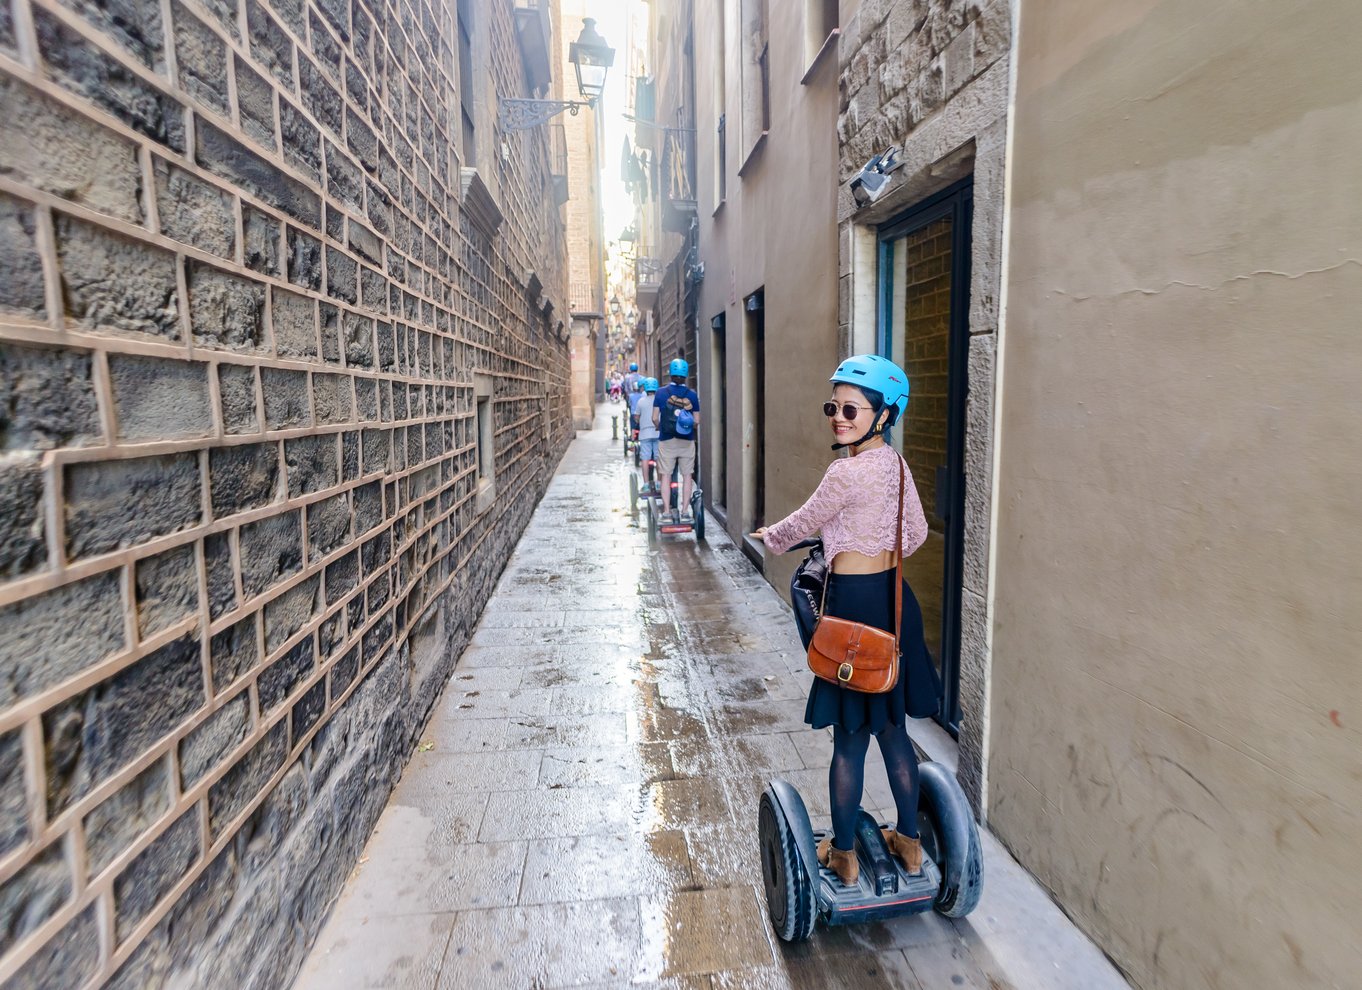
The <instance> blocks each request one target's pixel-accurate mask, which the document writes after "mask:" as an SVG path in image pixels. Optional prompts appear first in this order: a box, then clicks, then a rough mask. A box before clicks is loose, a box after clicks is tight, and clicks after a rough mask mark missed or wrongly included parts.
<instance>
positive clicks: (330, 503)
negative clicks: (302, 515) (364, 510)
mask: <svg viewBox="0 0 1362 990" xmlns="http://www.w3.org/2000/svg"><path fill="white" fill-rule="evenodd" d="M349 538H350V499H349V497H348V496H347V495H346V494H345V493H344V492H342V493H341V494H339V495H334V496H332V497H331V498H328V499H323V500H322V501H320V502H313V503H312V504H311V505H309V506H308V507H307V543H308V554H309V557H310V559H313V560H316V559H317V558H318V557H325V556H326V555H327V554H329V553H330V552H331V551H333V550H337V549H339V548H340V547H341V546H342V545H344V543H345V541H346V540H348V539H349Z"/></svg>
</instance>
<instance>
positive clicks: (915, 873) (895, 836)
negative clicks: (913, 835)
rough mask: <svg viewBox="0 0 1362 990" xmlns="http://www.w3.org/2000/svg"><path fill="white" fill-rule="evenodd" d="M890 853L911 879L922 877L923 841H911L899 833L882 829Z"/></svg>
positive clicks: (881, 832)
mask: <svg viewBox="0 0 1362 990" xmlns="http://www.w3.org/2000/svg"><path fill="white" fill-rule="evenodd" d="M880 834H881V835H883V836H884V841H885V844H886V845H888V846H889V851H890V852H891V853H893V854H894V855H895V856H897V857H898V860H899V862H900V863H902V864H903V868H904V869H905V870H907V871H908V875H909V876H910V877H920V876H922V840H921V839H910V838H908V836H906V835H904V834H903V833H902V832H899V831H890V830H889V829H887V828H882V829H880Z"/></svg>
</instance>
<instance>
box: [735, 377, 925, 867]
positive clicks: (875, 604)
mask: <svg viewBox="0 0 1362 990" xmlns="http://www.w3.org/2000/svg"><path fill="white" fill-rule="evenodd" d="M829 381H831V382H832V383H833V386H834V387H833V390H832V398H831V399H830V400H829V401H827V402H825V403H824V404H823V411H824V414H825V415H827V417H828V420H829V424H830V426H831V428H832V434H833V437H834V439H835V441H836V442H835V443H834V444H833V445H832V449H833V450H841V449H843V448H846V449H848V450H850V452H851V456H850V457H846V458H839V459H837V460H835V461H833V462H832V464H830V465H829V466H828V469H827V473H826V474H825V475H824V476H823V480H822V482H821V483H820V484H819V486H818V488H817V490H816V491H815V492H814V493H813V495H812V496H810V498H809V500H808V501H807V502H805V503H804V505H803V506H802V507H800V508H799V509H798V510H797V511H795V512H794V513H792V514H791V515H789V516H787V517H786V518H784V519H782V520H780V521H779V522H777V523H773V524H771V525H770V526H766V527H763V528H761V529H759V530H757V532H755V533H753V534H752V535H753V537H755V538H756V539H760V540H763V541H764V542H765V544H766V546H767V547H768V548H769V549H770V550H771V551H772V552H773V553H777V554H779V553H784V552H785V551H787V550H789V549H790V548H791V547H793V546H794V545H795V544H796V543H798V542H799V541H800V540H802V539H804V538H806V537H809V536H812V535H813V534H814V533H816V532H821V533H822V538H823V545H824V551H825V554H826V556H827V559H828V560H829V561H831V573H830V574H829V575H828V577H827V587H826V596H825V599H824V608H823V615H824V616H828V617H837V618H841V619H846V620H849V621H851V622H855V623H863V624H864V625H866V626H872V627H875V628H876V629H881V630H884V631H885V632H887V633H890V634H894V633H895V632H896V631H897V634H898V644H897V645H898V649H899V651H900V653H899V656H900V662H899V667H898V679H897V681H896V682H895V683H894V684H893V685H892V687H890V689H889V690H887V691H884V692H882V693H873V694H872V693H865V692H862V691H857V690H853V689H852V688H850V687H848V686H844V685H843V684H838V683H831V682H829V681H827V680H823V679H820V678H815V680H814V682H813V687H812V689H811V690H810V691H809V701H808V705H807V707H806V709H805V712H804V721H805V722H807V723H808V724H809V725H811V726H813V727H814V728H816V729H819V728H825V727H827V726H832V729H833V755H832V765H831V767H830V769H829V773H828V791H829V796H830V798H831V805H832V828H833V834H832V835H831V836H829V837H828V838H825V839H823V841H822V842H820V843H819V844H818V846H817V852H816V855H817V859H818V861H819V863H821V864H822V865H824V866H826V867H829V868H830V869H831V870H832V871H833V872H834V873H835V874H836V875H837V877H838V879H839V880H840V881H841V882H842V883H843V884H846V885H854V884H855V883H856V882H857V875H858V871H859V867H858V863H857V857H856V853H855V831H856V821H857V815H858V812H859V805H860V799H861V792H862V790H863V788H864V783H865V757H866V752H867V750H868V748H869V746H870V738H871V736H874V737H875V738H876V740H878V742H879V744H880V751H881V752H882V753H883V754H884V764H885V769H886V770H887V771H888V774H889V786H890V790H891V791H892V792H893V795H894V804H895V809H896V812H897V816H898V818H897V822H896V824H895V827H894V829H893V830H889V829H885V830H884V839H885V843H886V845H887V846H888V848H889V851H890V852H891V853H892V854H893V855H894V856H895V857H896V858H897V859H898V860H899V861H900V862H901V863H902V864H903V866H904V869H905V870H906V871H907V873H908V874H909V875H910V876H917V875H920V874H921V871H922V845H921V842H920V840H919V836H918V828H917V822H918V766H917V755H916V753H915V752H914V750H913V744H912V742H911V741H910V740H909V738H908V733H907V731H906V724H907V720H908V719H909V718H925V717H927V716H930V715H934V714H935V713H936V711H937V706H938V704H939V701H938V699H939V697H940V687H939V683H938V681H937V675H936V671H935V669H934V668H933V666H932V662H931V658H930V656H929V655H928V652H927V644H926V640H925V638H924V635H923V626H922V610H921V608H920V607H919V605H918V602H917V598H916V597H914V595H913V592H912V589H911V588H910V587H908V583H907V582H906V581H903V582H902V585H901V592H902V599H901V615H900V616H896V615H895V611H896V608H895V605H896V602H895V591H896V588H895V586H896V585H898V584H899V580H898V575H899V574H900V573H901V569H900V560H898V559H895V554H896V550H897V551H898V552H899V554H900V556H901V557H906V556H908V555H909V554H911V553H913V552H914V551H915V550H917V549H918V548H919V547H920V546H922V544H923V542H925V540H926V538H927V520H926V517H925V516H924V515H923V512H922V505H921V502H920V501H919V499H918V494H917V489H916V487H914V485H913V480H912V475H911V473H910V472H908V470H907V466H906V465H905V464H904V462H903V459H902V458H901V457H900V456H899V454H898V452H897V451H895V450H894V448H893V447H891V446H890V445H889V444H888V443H887V442H886V441H887V438H888V430H889V429H890V427H892V426H894V425H895V424H896V423H897V422H898V421H899V419H900V418H901V417H902V416H903V413H904V411H905V410H906V409H907V406H908V377H907V375H905V374H904V372H903V370H902V369H901V368H899V367H898V365H896V364H894V363H893V362H892V361H889V360H888V359H886V358H883V357H879V356H878V355H874V354H862V355H858V356H856V357H851V358H848V359H847V360H845V361H843V362H842V363H841V364H840V365H839V366H838V367H837V370H836V371H835V372H834V373H833V375H832V377H831V378H830V379H829ZM896 620H897V621H896ZM801 633H803V634H805V642H806V644H807V642H808V640H809V636H810V635H811V630H808V629H801ZM844 666H848V665H844Z"/></svg>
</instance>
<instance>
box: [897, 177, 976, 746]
mask: <svg viewBox="0 0 1362 990" xmlns="http://www.w3.org/2000/svg"><path fill="white" fill-rule="evenodd" d="M973 215H974V176H972V175H970V176H967V177H966V178H964V179H962V180H960V181H959V182H957V183H955V184H953V185H951V186H949V187H947V188H946V189H943V190H941V191H940V192H939V193H936V194H935V195H933V196H929V197H928V198H927V199H925V200H923V201H922V202H920V203H918V204H917V205H916V206H913V207H912V208H911V209H909V210H906V211H905V212H903V213H901V214H899V215H898V216H896V217H894V219H893V220H891V221H889V222H888V223H886V224H884V225H882V226H880V227H879V228H878V230H877V231H876V235H877V237H878V241H879V244H878V249H877V253H878V263H879V271H878V275H879V291H878V292H877V293H876V315H875V322H876V342H877V346H878V348H879V352H880V353H881V354H883V355H886V356H892V354H893V347H892V335H893V332H894V328H893V327H892V326H890V325H889V324H890V320H891V318H892V317H891V314H892V313H893V291H894V286H893V271H894V270H893V255H894V247H893V245H894V241H895V240H897V239H898V238H900V237H903V236H904V235H905V234H911V233H913V232H914V231H917V230H920V229H921V228H923V227H925V226H927V225H928V224H930V223H934V222H936V221H937V220H940V219H943V218H944V217H950V218H951V324H950V345H949V346H950V352H949V357H948V366H949V367H948V371H947V374H948V379H947V387H946V407H947V412H946V417H947V419H946V475H947V483H948V486H949V488H950V491H949V493H948V494H947V495H946V497H945V499H944V500H943V497H942V492H941V489H940V487H938V488H937V494H936V497H937V506H936V509H937V514H938V515H940V516H941V517H942V518H943V519H945V520H946V547H945V567H944V573H943V577H942V581H943V588H942V592H943V593H942V608H941V641H942V642H941V646H940V649H941V657H940V660H941V691H942V697H941V709H940V712H939V713H938V714H937V716H936V720H937V721H938V722H940V723H941V724H942V726H944V727H945V728H946V729H947V730H948V731H949V732H950V733H951V735H958V734H959V730H960V716H961V712H960V639H961V637H960V627H961V614H960V613H961V597H962V592H963V590H964V581H963V578H964V563H965V406H966V402H967V400H968V397H969V370H968V369H969V301H970V300H969V292H970V224H971V221H972V218H973ZM910 403H911V399H910ZM910 408H911V405H910ZM942 508H944V509H946V512H941V511H940V510H941V509H942Z"/></svg>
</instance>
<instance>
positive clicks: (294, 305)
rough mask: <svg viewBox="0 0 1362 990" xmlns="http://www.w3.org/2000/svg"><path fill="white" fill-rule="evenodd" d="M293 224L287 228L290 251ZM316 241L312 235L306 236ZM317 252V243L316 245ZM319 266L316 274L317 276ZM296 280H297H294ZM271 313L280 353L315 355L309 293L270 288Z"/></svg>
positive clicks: (313, 309)
mask: <svg viewBox="0 0 1362 990" xmlns="http://www.w3.org/2000/svg"><path fill="white" fill-rule="evenodd" d="M294 233H295V231H294V229H293V228H292V227H290V228H289V242H290V246H289V252H290V254H292V253H293V234H294ZM308 239H309V240H311V241H313V243H314V244H316V240H315V239H314V238H308ZM318 251H319V252H320V247H318ZM320 274H321V272H320V269H318V276H319V277H320ZM291 276H292V272H290V277H291ZM295 281H296V280H295ZM270 298H271V300H272V304H273V305H272V309H271V315H272V316H273V320H274V346H275V348H276V349H277V350H278V352H279V356H280V357H303V358H315V357H316V356H317V303H316V301H315V300H313V299H311V298H309V297H308V296H301V295H298V294H297V293H296V292H288V291H287V290H285V289H279V288H272V289H271V290H270Z"/></svg>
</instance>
